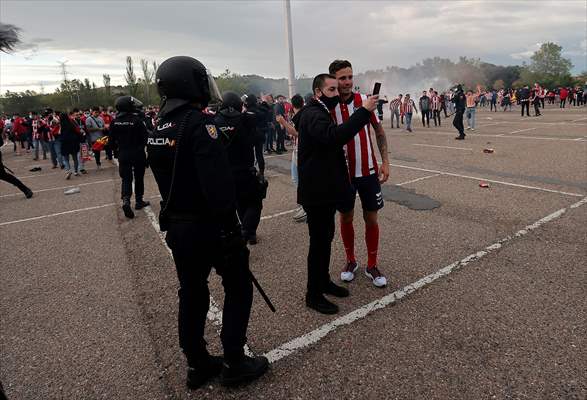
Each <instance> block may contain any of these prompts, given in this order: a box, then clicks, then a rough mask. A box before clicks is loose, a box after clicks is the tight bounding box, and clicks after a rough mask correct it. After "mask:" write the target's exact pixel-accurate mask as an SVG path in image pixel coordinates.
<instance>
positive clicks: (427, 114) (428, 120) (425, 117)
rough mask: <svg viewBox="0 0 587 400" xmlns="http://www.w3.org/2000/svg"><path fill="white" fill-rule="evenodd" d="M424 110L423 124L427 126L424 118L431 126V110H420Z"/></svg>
mask: <svg viewBox="0 0 587 400" xmlns="http://www.w3.org/2000/svg"><path fill="white" fill-rule="evenodd" d="M420 111H421V112H422V126H423V127H426V123H425V122H424V120H426V122H427V123H428V126H430V111H428V110H420Z"/></svg>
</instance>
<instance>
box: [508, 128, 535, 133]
mask: <svg viewBox="0 0 587 400" xmlns="http://www.w3.org/2000/svg"><path fill="white" fill-rule="evenodd" d="M534 129H538V128H527V129H518V130H517V131H513V132H510V134H511V133H519V132H526V131H533V130H534Z"/></svg>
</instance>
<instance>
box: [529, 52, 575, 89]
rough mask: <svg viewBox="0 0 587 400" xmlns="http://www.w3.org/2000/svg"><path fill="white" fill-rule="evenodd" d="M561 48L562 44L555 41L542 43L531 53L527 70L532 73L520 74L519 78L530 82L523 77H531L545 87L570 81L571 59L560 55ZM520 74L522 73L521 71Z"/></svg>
mask: <svg viewBox="0 0 587 400" xmlns="http://www.w3.org/2000/svg"><path fill="white" fill-rule="evenodd" d="M562 49H563V48H562V46H559V45H558V44H556V43H552V42H547V43H542V45H541V46H540V49H538V50H537V51H535V52H534V54H533V55H532V58H531V60H532V62H531V63H530V65H529V66H528V67H527V69H528V71H529V72H531V73H532V74H533V75H529V74H526V75H525V76H524V77H522V76H521V77H520V78H521V80H522V81H524V83H528V84H530V83H531V82H527V81H526V79H524V78H530V77H533V78H535V80H536V81H538V82H540V83H541V84H543V85H546V86H547V87H552V86H559V85H566V84H569V83H570V82H571V81H572V78H571V68H573V63H571V60H569V59H567V58H563V57H562V55H561V52H562ZM522 75H524V73H523V72H522Z"/></svg>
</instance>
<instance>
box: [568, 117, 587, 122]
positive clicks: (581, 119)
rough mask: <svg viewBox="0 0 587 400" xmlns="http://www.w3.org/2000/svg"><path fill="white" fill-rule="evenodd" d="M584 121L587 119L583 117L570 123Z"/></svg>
mask: <svg viewBox="0 0 587 400" xmlns="http://www.w3.org/2000/svg"><path fill="white" fill-rule="evenodd" d="M586 119H587V117H585V118H579V119H576V120H573V121H571V122H579V121H583V120H586Z"/></svg>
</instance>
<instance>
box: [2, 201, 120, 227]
mask: <svg viewBox="0 0 587 400" xmlns="http://www.w3.org/2000/svg"><path fill="white" fill-rule="evenodd" d="M114 205H116V203H108V204H102V205H101V206H93V207H86V208H78V209H77V210H69V211H63V212H58V213H54V214H46V215H39V216H38V217H31V218H24V219H17V220H14V221H7V222H0V226H6V225H12V224H18V223H20V222H28V221H36V220H39V219H44V218H51V217H57V216H59V215H66V214H73V213H77V212H83V211H90V210H97V209H99V208H104V207H111V206H114Z"/></svg>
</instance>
